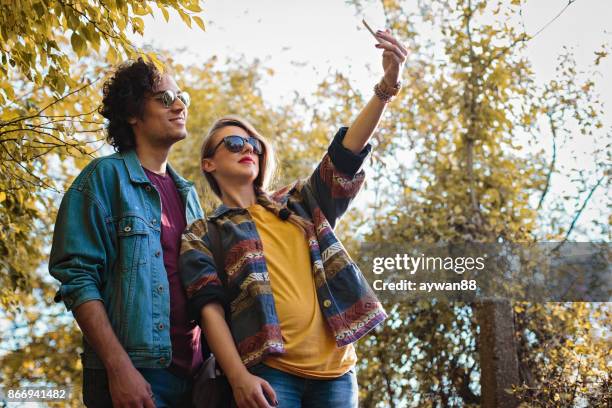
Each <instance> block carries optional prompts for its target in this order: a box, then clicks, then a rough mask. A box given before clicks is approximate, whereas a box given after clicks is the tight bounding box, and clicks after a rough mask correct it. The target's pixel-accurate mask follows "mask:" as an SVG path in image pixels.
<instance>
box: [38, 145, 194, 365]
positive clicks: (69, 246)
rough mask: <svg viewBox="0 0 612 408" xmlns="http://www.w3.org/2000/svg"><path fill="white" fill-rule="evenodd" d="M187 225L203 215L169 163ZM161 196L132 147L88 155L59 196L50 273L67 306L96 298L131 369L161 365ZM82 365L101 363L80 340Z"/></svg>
mask: <svg viewBox="0 0 612 408" xmlns="http://www.w3.org/2000/svg"><path fill="white" fill-rule="evenodd" d="M168 173H169V174H170V176H171V177H172V178H173V180H174V182H175V183H176V186H177V189H178V191H179V194H180V196H181V198H182V200H183V203H184V204H185V215H186V218H187V219H186V222H187V223H188V224H189V223H190V222H193V221H194V220H195V219H198V218H201V217H203V212H202V208H201V207H200V203H199V201H198V197H197V194H196V191H195V188H194V187H193V183H191V182H189V181H187V180H185V179H183V178H182V177H180V176H179V175H178V174H176V172H175V171H174V170H173V169H172V168H171V167H170V166H168ZM160 220H161V201H160V197H159V193H158V192H157V190H156V189H155V187H154V186H153V184H152V183H151V182H150V181H149V179H148V178H147V176H146V175H145V173H144V170H143V169H142V167H141V165H140V161H139V160H138V156H137V155H136V151H135V150H130V151H128V152H125V153H115V154H113V155H110V156H106V157H101V158H97V159H94V160H93V161H92V162H91V163H90V164H89V165H87V167H85V169H83V171H82V172H81V174H79V176H78V177H77V178H76V179H75V180H74V182H73V183H72V185H71V186H70V188H69V189H68V191H67V192H66V194H65V195H64V197H63V199H62V203H61V206H60V209H59V213H58V215H57V221H56V223H55V230H54V233H53V246H52V248H51V256H50V260H49V272H50V273H51V275H52V276H53V277H55V278H56V279H58V280H59V281H60V282H61V287H60V290H59V291H58V296H56V300H58V301H59V298H61V299H63V301H64V303H65V305H66V307H67V308H68V310H70V309H73V308H76V307H77V306H79V305H80V304H82V303H84V302H87V301H89V300H94V299H95V300H100V301H102V302H103V303H104V307H105V309H106V312H107V314H108V317H109V320H110V323H111V325H112V328H113V331H114V332H115V334H116V335H117V338H118V339H119V342H120V343H121V344H122V345H123V347H124V348H125V350H126V352H127V354H128V355H129V357H130V359H131V360H132V362H133V363H134V365H135V366H136V367H139V368H156V367H167V366H169V365H170V362H171V359H172V346H171V343H170V293H169V287H168V278H167V275H166V269H165V267H164V259H163V256H162V247H161V241H160V238H161V227H160ZM83 343H84V352H83V354H82V355H81V357H82V362H83V367H86V368H103V367H104V366H103V365H102V362H101V360H100V359H99V358H98V357H97V356H96V354H95V353H94V351H93V349H92V348H91V347H90V346H89V345H88V344H87V342H86V341H85V338H83Z"/></svg>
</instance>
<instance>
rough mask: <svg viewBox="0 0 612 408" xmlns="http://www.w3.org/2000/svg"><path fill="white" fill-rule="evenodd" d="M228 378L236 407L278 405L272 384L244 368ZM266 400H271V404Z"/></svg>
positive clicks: (261, 407) (263, 407)
mask: <svg viewBox="0 0 612 408" xmlns="http://www.w3.org/2000/svg"><path fill="white" fill-rule="evenodd" d="M228 379H229V380H230V383H231V385H232V391H233V393H234V399H235V400H236V405H238V408H272V407H275V406H277V405H278V401H277V399H276V393H275V392H274V390H273V389H272V386H271V385H270V384H269V383H268V382H267V381H266V380H264V379H263V378H260V377H257V376H256V375H253V374H251V373H249V372H248V371H247V370H246V369H245V370H244V371H242V372H241V373H240V375H239V376H237V377H236V378H229V377H228ZM266 395H267V397H268V398H267V399H266ZM268 401H271V402H272V404H269V403H268Z"/></svg>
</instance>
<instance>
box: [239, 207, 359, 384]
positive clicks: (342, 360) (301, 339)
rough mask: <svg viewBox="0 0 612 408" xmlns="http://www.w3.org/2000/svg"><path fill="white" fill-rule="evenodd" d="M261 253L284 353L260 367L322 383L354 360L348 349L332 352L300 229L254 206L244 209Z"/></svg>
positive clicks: (351, 350)
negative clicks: (267, 274)
mask: <svg viewBox="0 0 612 408" xmlns="http://www.w3.org/2000/svg"><path fill="white" fill-rule="evenodd" d="M247 210H248V211H249V213H250V214H251V216H252V217H253V221H255V225H256V227H257V232H258V233H259V236H260V238H261V242H262V244H263V249H264V251H263V252H264V259H265V260H266V266H267V268H268V273H269V275H270V284H271V286H272V296H273V297H274V305H275V307H276V313H277V315H278V320H279V324H280V329H281V334H282V336H283V342H284V343H285V349H286V351H287V352H286V353H285V354H282V355H271V356H267V357H266V358H265V359H264V361H263V362H264V364H266V365H268V366H270V367H272V368H276V369H278V370H281V371H285V372H288V373H291V374H294V375H297V376H300V377H306V378H319V379H328V378H336V377H340V376H341V375H343V374H345V373H346V372H347V371H348V370H349V369H350V368H351V367H352V366H353V365H354V364H355V362H356V361H357V355H356V354H355V348H354V347H353V345H352V344H349V345H347V346H344V347H342V348H338V347H337V346H336V341H335V339H334V337H333V335H332V332H331V330H330V329H329V328H328V327H327V325H326V323H325V320H324V318H323V314H322V312H321V309H320V307H319V304H318V301H317V292H316V287H315V281H314V277H313V275H312V271H311V267H310V266H311V263H310V251H309V249H308V242H307V241H306V238H305V236H304V234H303V232H302V230H301V229H300V228H299V227H297V226H295V225H294V224H292V223H290V222H288V221H283V220H281V219H280V218H278V217H277V216H276V215H275V214H273V213H271V212H269V211H267V210H266V209H265V208H264V207H262V206H261V205H259V204H255V205H252V206H250V207H249V208H248V209H247Z"/></svg>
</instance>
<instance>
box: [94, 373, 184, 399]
mask: <svg viewBox="0 0 612 408" xmlns="http://www.w3.org/2000/svg"><path fill="white" fill-rule="evenodd" d="M138 371H140V374H142V376H143V377H144V379H145V380H146V381H147V382H148V383H149V384H151V390H153V399H154V401H155V406H156V407H157V408H167V407H181V408H183V407H190V406H191V387H192V382H191V380H189V379H186V378H182V377H179V376H177V375H175V374H173V373H171V372H170V371H169V370H166V369H163V368H139V369H138ZM83 402H84V403H85V406H87V407H89V408H111V407H112V406H113V403H112V399H111V395H110V391H109V389H108V377H107V376H106V370H103V369H102V370H98V369H92V368H84V369H83Z"/></svg>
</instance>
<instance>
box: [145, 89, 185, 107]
mask: <svg viewBox="0 0 612 408" xmlns="http://www.w3.org/2000/svg"><path fill="white" fill-rule="evenodd" d="M153 97H154V98H155V99H157V100H160V101H161V102H162V103H163V104H164V106H165V107H166V108H170V107H171V106H172V105H174V101H176V100H177V99H178V100H179V101H181V102H183V104H184V105H185V107H186V108H188V107H189V103H190V102H191V98H190V97H189V94H188V93H187V92H179V93H175V92H174V91H172V90H170V89H167V90H165V91H160V92H157V93H156V94H155V95H154V96H153Z"/></svg>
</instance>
